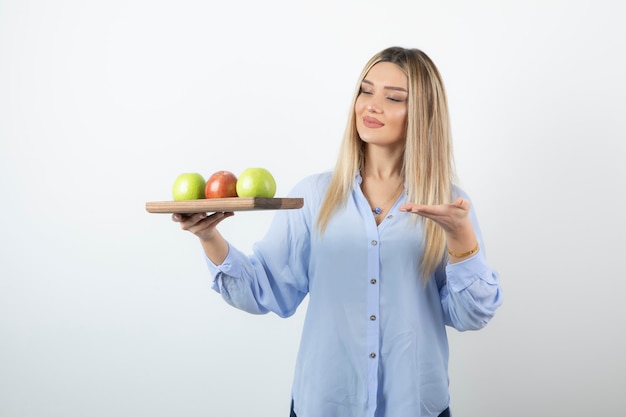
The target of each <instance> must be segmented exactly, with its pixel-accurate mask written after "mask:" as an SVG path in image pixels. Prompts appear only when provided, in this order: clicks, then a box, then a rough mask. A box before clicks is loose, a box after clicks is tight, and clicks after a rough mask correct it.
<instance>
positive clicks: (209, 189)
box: [204, 171, 237, 198]
mask: <svg viewBox="0 0 626 417" xmlns="http://www.w3.org/2000/svg"><path fill="white" fill-rule="evenodd" d="M204 196H205V197H206V198H227V197H237V177H236V176H235V174H233V173H232V172H230V171H217V172H214V173H213V174H211V176H210V177H209V179H208V180H206V186H205V188H204Z"/></svg>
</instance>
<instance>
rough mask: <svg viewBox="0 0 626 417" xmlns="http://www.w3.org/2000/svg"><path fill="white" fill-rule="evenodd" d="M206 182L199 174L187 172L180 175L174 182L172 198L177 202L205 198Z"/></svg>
mask: <svg viewBox="0 0 626 417" xmlns="http://www.w3.org/2000/svg"><path fill="white" fill-rule="evenodd" d="M205 185H206V181H205V180H204V177H203V176H202V175H200V174H198V173H197V172H186V173H184V174H180V175H179V176H178V177H176V179H175V180H174V185H173V187H172V197H174V200H175V201H180V200H198V199H201V198H204V187H205Z"/></svg>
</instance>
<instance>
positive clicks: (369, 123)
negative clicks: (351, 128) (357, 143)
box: [363, 116, 384, 129]
mask: <svg viewBox="0 0 626 417" xmlns="http://www.w3.org/2000/svg"><path fill="white" fill-rule="evenodd" d="M363 125H364V126H365V127H369V128H372V129H377V128H379V127H383V126H384V123H382V122H381V121H380V120H378V119H376V118H374V117H370V116H365V117H364V118H363Z"/></svg>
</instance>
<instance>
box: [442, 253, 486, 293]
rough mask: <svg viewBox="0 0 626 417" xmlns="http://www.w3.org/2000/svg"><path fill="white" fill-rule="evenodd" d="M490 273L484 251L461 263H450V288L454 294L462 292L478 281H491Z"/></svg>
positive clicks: (448, 274) (448, 266)
mask: <svg viewBox="0 0 626 417" xmlns="http://www.w3.org/2000/svg"><path fill="white" fill-rule="evenodd" d="M490 271H491V269H490V268H489V265H488V264H487V260H486V259H485V255H484V254H483V251H479V252H478V253H477V254H476V255H474V256H472V257H471V258H468V259H464V260H462V261H460V262H456V263H453V264H452V263H448V265H446V277H447V280H448V288H449V289H450V290H452V291H454V292H461V291H463V290H464V289H466V288H467V287H469V286H470V285H472V284H473V283H474V282H476V280H479V279H482V280H485V281H489V280H490V279H491V278H492V274H491V273H490Z"/></svg>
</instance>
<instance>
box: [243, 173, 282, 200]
mask: <svg viewBox="0 0 626 417" xmlns="http://www.w3.org/2000/svg"><path fill="white" fill-rule="evenodd" d="M275 194H276V181H275V180H274V176H273V175H272V174H271V173H270V172H269V171H268V170H267V169H265V168H246V169H244V170H243V172H242V173H241V174H240V175H239V177H238V178H237V196H239V197H264V198H272V197H274V195H275Z"/></svg>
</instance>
